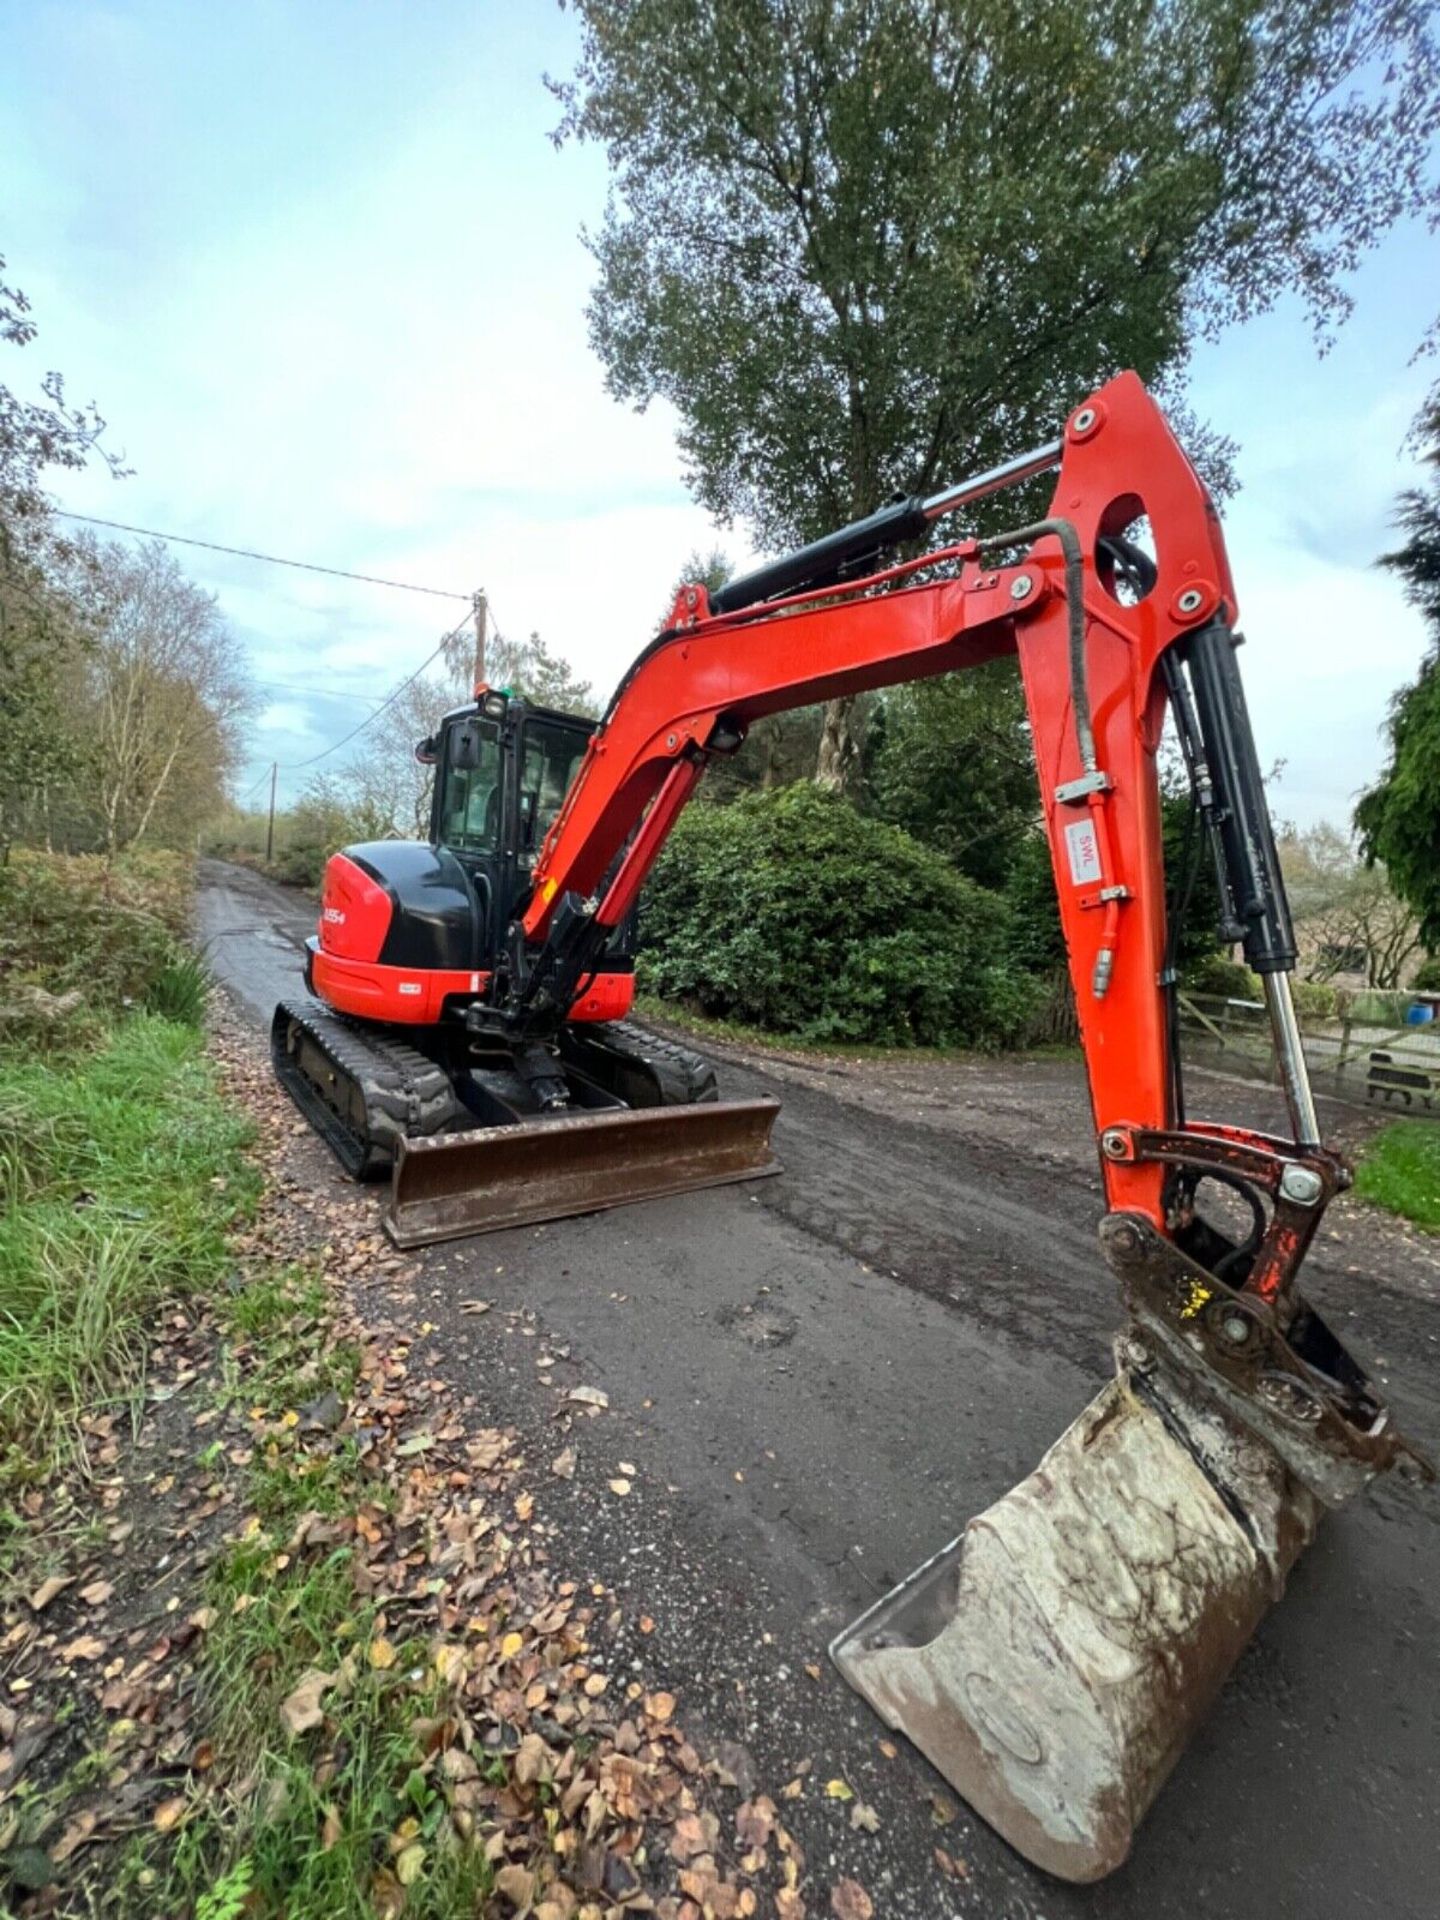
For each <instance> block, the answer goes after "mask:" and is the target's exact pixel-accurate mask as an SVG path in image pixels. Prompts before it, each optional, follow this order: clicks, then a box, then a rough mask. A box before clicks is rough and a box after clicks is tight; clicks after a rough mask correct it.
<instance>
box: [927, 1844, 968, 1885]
mask: <svg viewBox="0 0 1440 1920" xmlns="http://www.w3.org/2000/svg"><path fill="white" fill-rule="evenodd" d="M935 1864H936V1866H937V1867H939V1869H940V1871H941V1872H942V1873H943V1874H944V1875H945V1876H946V1877H947V1878H948V1879H951V1880H968V1879H969V1878H970V1868H969V1866H968V1865H967V1863H966V1862H965V1861H964V1860H962V1859H961V1857H960V1855H959V1854H958V1853H947V1852H946V1851H945V1849H944V1847H936V1849H935Z"/></svg>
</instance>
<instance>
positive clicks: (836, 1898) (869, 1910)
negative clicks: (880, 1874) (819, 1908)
mask: <svg viewBox="0 0 1440 1920" xmlns="http://www.w3.org/2000/svg"><path fill="white" fill-rule="evenodd" d="M830 1911H831V1913H833V1914H834V1915H835V1920H873V1916H874V1913H875V1902H874V1901H873V1900H872V1899H871V1898H870V1896H869V1894H868V1893H866V1891H865V1889H864V1887H862V1886H861V1884H860V1882H859V1881H858V1880H837V1881H836V1882H835V1885H834V1887H833V1888H832V1889H831V1893H830Z"/></svg>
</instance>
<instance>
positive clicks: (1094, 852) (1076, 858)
mask: <svg viewBox="0 0 1440 1920" xmlns="http://www.w3.org/2000/svg"><path fill="white" fill-rule="evenodd" d="M1065 851H1066V853H1067V854H1068V855H1069V857H1070V878H1071V879H1072V880H1073V881H1074V882H1075V884H1076V886H1077V887H1086V886H1089V885H1090V884H1091V883H1092V882H1093V881H1096V880H1098V879H1099V878H1100V848H1099V846H1098V845H1097V844H1096V840H1095V828H1094V826H1093V825H1092V823H1091V822H1090V821H1089V820H1075V821H1072V822H1071V824H1070V825H1069V826H1068V827H1066V829H1065Z"/></svg>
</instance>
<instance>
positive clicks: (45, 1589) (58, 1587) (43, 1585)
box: [30, 1573, 75, 1613]
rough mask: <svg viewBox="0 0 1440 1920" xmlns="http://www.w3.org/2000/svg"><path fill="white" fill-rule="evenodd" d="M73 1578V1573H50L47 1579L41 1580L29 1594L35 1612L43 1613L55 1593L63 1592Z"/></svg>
mask: <svg viewBox="0 0 1440 1920" xmlns="http://www.w3.org/2000/svg"><path fill="white" fill-rule="evenodd" d="M74 1578H75V1576H74V1574H73V1573H71V1574H65V1573H52V1574H51V1576H50V1578H49V1579H48V1580H42V1581H41V1582H40V1585H39V1586H38V1587H37V1588H36V1589H35V1591H34V1593H32V1594H31V1596H30V1605H31V1606H32V1607H33V1608H34V1610H35V1611H36V1613H43V1612H44V1611H45V1609H46V1607H48V1606H49V1604H50V1602H51V1601H52V1600H53V1599H54V1598H55V1596H56V1594H57V1593H63V1592H64V1591H65V1589H66V1587H68V1586H69V1585H70V1583H71V1581H72V1580H73V1579H74Z"/></svg>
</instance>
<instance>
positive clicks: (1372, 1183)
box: [1355, 1120, 1440, 1233]
mask: <svg viewBox="0 0 1440 1920" xmlns="http://www.w3.org/2000/svg"><path fill="white" fill-rule="evenodd" d="M1355 1191H1356V1192H1357V1193H1358V1194H1359V1195H1360V1196H1361V1197H1362V1198H1363V1199H1366V1200H1369V1201H1371V1202H1373V1204H1374V1205H1375V1206H1377V1207H1384V1208H1385V1209H1386V1211H1387V1212H1389V1213H1398V1214H1401V1215H1402V1216H1403V1217H1404V1218H1405V1219H1406V1220H1413V1221H1414V1222H1415V1224H1416V1226H1418V1227H1423V1228H1424V1229H1425V1230H1426V1232H1427V1233H1440V1126H1437V1125H1435V1124H1434V1123H1433V1122H1432V1121H1428V1120H1396V1121H1395V1122H1393V1124H1392V1125H1390V1126H1388V1127H1386V1129H1385V1131H1384V1132H1383V1133H1380V1134H1377V1135H1376V1136H1375V1138H1374V1139H1373V1140H1372V1141H1371V1142H1370V1144H1369V1146H1367V1147H1366V1149H1365V1152H1364V1154H1363V1156H1362V1158H1361V1161H1360V1165H1359V1166H1358V1168H1357V1169H1356V1173H1355Z"/></svg>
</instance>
